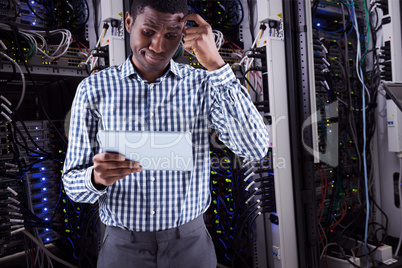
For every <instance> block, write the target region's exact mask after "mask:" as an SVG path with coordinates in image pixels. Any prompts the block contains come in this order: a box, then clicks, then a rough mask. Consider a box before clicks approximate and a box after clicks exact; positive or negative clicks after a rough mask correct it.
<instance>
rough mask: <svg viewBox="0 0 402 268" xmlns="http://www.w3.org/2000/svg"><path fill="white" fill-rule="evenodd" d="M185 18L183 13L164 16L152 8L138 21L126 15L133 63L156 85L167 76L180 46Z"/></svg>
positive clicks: (141, 73)
mask: <svg viewBox="0 0 402 268" xmlns="http://www.w3.org/2000/svg"><path fill="white" fill-rule="evenodd" d="M183 17H184V14H182V13H177V14H168V13H162V12H158V11H155V10H153V9H151V8H149V7H145V8H144V12H143V13H142V14H138V15H137V17H136V19H135V21H134V20H133V18H132V17H131V16H130V14H129V13H128V12H127V13H126V20H125V25H126V29H127V31H128V32H129V33H130V47H131V50H132V52H133V57H132V60H133V62H134V65H135V67H136V69H137V71H138V72H139V74H140V75H141V77H142V78H143V79H146V80H148V81H154V80H155V79H156V78H158V77H160V76H162V75H163V74H164V73H165V72H166V68H167V66H168V64H169V61H170V59H171V58H172V57H173V55H174V53H175V52H176V50H177V48H178V46H179V43H180V39H181V35H182V31H183V27H184V23H183V22H180V20H181V19H182V18H183Z"/></svg>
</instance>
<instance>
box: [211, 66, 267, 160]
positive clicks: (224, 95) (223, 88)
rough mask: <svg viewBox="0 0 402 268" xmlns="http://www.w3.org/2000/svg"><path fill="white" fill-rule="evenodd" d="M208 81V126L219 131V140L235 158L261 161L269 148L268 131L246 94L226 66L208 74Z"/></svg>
mask: <svg viewBox="0 0 402 268" xmlns="http://www.w3.org/2000/svg"><path fill="white" fill-rule="evenodd" d="M209 78H210V79H209V83H210V87H211V96H210V97H211V103H212V107H211V110H210V120H211V122H210V123H211V127H213V128H215V129H217V130H218V131H219V139H220V140H221V141H222V142H223V143H224V144H225V145H226V146H228V147H229V148H230V149H231V150H232V151H233V152H234V153H235V154H237V155H240V156H243V157H245V158H247V159H250V160H259V159H261V158H263V157H264V156H265V155H266V153H267V151H268V146H269V137H268V131H267V128H266V126H265V125H264V122H263V119H262V116H261V115H260V114H259V112H258V110H257V109H256V107H255V106H254V104H253V102H252V101H251V99H250V96H249V94H248V92H247V90H246V89H245V88H244V87H243V86H242V85H241V84H240V83H239V81H238V80H237V79H236V77H235V75H234V73H233V71H232V69H231V68H230V66H229V65H228V64H226V65H225V66H224V67H222V68H220V69H218V70H215V71H213V72H210V73H209Z"/></svg>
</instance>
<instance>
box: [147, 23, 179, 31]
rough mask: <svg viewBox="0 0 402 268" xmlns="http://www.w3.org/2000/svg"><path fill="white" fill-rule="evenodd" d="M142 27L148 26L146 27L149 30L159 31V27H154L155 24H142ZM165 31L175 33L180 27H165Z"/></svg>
mask: <svg viewBox="0 0 402 268" xmlns="http://www.w3.org/2000/svg"><path fill="white" fill-rule="evenodd" d="M143 25H144V26H148V27H150V28H152V29H154V30H159V29H160V27H159V26H157V25H155V24H150V23H144V24H143ZM167 29H168V30H169V31H176V30H181V27H180V25H177V26H169V27H167Z"/></svg>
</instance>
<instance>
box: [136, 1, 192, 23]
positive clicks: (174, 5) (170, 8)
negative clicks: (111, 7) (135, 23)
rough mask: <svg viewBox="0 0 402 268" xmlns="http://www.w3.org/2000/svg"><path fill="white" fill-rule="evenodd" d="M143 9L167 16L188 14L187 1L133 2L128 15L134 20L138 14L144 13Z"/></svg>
mask: <svg viewBox="0 0 402 268" xmlns="http://www.w3.org/2000/svg"><path fill="white" fill-rule="evenodd" d="M145 7H150V8H152V9H153V10H156V11H158V12H163V13H169V14H177V13H183V14H184V15H187V13H188V3H187V0H133V3H132V4H131V10H130V15H131V17H132V18H133V19H134V20H135V19H136V17H137V15H138V14H142V13H143V12H144V8H145Z"/></svg>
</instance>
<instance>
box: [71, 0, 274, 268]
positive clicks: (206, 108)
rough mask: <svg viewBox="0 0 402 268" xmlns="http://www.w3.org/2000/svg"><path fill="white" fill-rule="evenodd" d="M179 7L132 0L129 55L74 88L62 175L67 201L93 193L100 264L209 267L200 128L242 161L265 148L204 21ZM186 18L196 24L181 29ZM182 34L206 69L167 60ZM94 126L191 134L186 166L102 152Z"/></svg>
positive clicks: (179, 1)
mask: <svg viewBox="0 0 402 268" xmlns="http://www.w3.org/2000/svg"><path fill="white" fill-rule="evenodd" d="M187 10H188V7H187V0H135V1H134V2H133V5H132V7H131V10H130V12H127V13H126V19H125V27H126V30H127V31H128V33H130V46H131V49H132V55H131V56H130V57H129V58H128V59H127V61H126V62H125V63H123V64H121V65H118V66H112V67H110V68H108V69H106V70H103V71H101V72H99V73H96V74H94V75H91V76H90V77H88V78H86V79H85V80H84V81H83V82H81V84H80V85H79V87H78V89H77V93H76V97H75V100H74V103H73V107H72V115H71V126H70V133H69V147H68V152H67V157H66V161H65V167H64V175H63V182H64V186H65V189H66V192H67V194H68V195H69V197H70V198H71V199H72V200H74V201H76V202H90V203H93V202H95V201H96V200H99V214H100V218H101V220H102V222H103V223H105V224H106V226H107V227H106V232H105V239H104V242H103V245H102V248H101V251H100V256H99V259H98V266H99V267H113V265H121V266H120V267H175V268H177V267H216V256H215V252H214V247H213V243H212V240H211V238H210V236H209V234H208V231H207V230H206V227H205V224H204V221H203V212H205V210H206V209H207V208H208V206H209V203H210V190H209V173H210V166H209V164H210V162H209V161H210V160H209V135H208V128H209V127H213V128H215V129H217V130H218V131H219V133H220V134H219V138H220V140H221V141H223V142H224V143H225V144H226V145H227V146H228V147H229V148H231V149H232V151H233V152H235V153H237V154H238V155H241V156H244V157H246V158H249V159H260V158H262V157H263V156H265V154H266V152H267V150H268V135H267V131H266V128H265V126H264V124H263V122H262V118H261V116H260V115H259V113H258V111H257V110H256V109H255V107H254V106H253V104H252V102H251V101H250V98H249V96H248V93H247V91H246V90H245V89H244V88H243V87H242V86H241V85H240V84H239V82H238V81H237V80H236V78H235V76H234V74H233V72H232V70H231V68H230V66H229V65H227V64H225V62H224V61H223V59H222V58H221V56H220V55H219V53H218V51H217V48H216V46H215V41H214V35H213V33H212V29H211V27H210V25H209V24H208V23H206V22H205V21H204V20H203V19H202V18H201V17H200V16H198V15H196V14H188V15H186V14H187ZM187 20H192V21H195V22H196V23H197V24H198V27H191V28H187V27H185V26H184V25H185V23H186V21H187ZM182 39H183V42H184V48H185V49H186V50H188V51H191V52H194V54H195V55H196V57H197V59H198V60H199V62H200V63H201V64H202V65H203V66H204V67H205V68H206V69H207V70H201V69H194V68H192V67H190V66H188V65H183V64H177V63H175V62H174V61H173V60H171V58H172V57H173V55H174V54H175V52H176V50H177V48H178V46H179V44H180V42H181V40H182ZM100 129H105V130H119V131H126V130H135V131H145V130H147V131H190V132H191V133H192V143H193V155H194V159H193V162H194V168H193V170H192V171H151V170H142V167H141V166H140V165H139V164H138V163H136V162H132V161H128V160H125V157H124V156H123V155H119V154H113V153H107V152H102V151H101V149H100V148H99V144H98V142H97V138H96V135H97V132H98V130H100Z"/></svg>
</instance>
